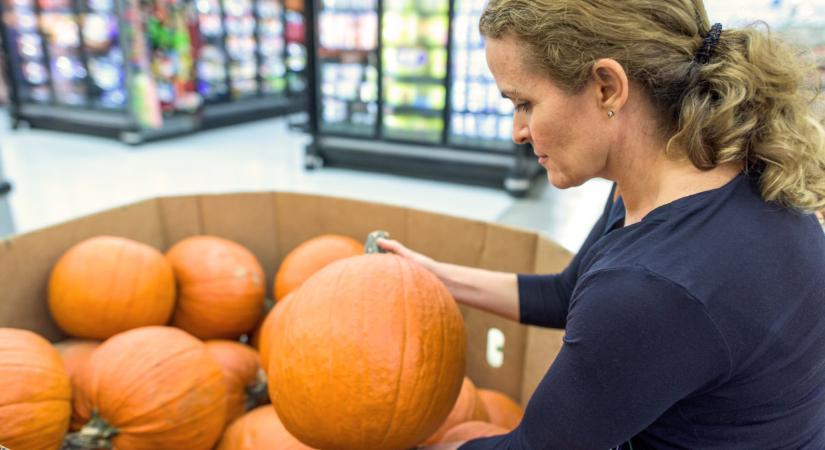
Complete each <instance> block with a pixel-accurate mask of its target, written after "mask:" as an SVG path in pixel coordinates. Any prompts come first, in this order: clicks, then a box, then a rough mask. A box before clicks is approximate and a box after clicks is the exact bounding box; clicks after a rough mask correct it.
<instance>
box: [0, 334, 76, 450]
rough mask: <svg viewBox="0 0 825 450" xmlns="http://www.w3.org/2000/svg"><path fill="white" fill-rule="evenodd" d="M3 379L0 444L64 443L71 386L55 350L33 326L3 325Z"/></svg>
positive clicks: (48, 447) (50, 446)
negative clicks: (35, 331) (12, 326)
mask: <svg viewBox="0 0 825 450" xmlns="http://www.w3.org/2000/svg"><path fill="white" fill-rule="evenodd" d="M0 380H2V382H1V383H0V444H2V445H4V446H6V447H8V448H10V449H26V450H54V449H57V448H60V443H61V442H62V441H63V436H64V435H65V434H66V430H67V429H68V428H69V417H70V415H71V396H72V392H71V387H70V384H69V376H68V375H67V374H66V369H65V368H64V367H63V361H62V360H61V359H60V355H59V354H58V353H57V350H55V349H54V347H52V345H51V344H50V343H49V341H47V340H46V339H44V338H42V337H40V336H39V335H37V334H35V333H32V332H31V331H28V330H20V329H16V328H0Z"/></svg>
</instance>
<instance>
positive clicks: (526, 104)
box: [516, 103, 530, 112]
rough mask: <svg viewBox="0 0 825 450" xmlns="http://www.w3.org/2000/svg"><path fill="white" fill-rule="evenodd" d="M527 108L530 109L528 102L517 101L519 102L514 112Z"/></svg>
mask: <svg viewBox="0 0 825 450" xmlns="http://www.w3.org/2000/svg"><path fill="white" fill-rule="evenodd" d="M529 109H530V104H529V103H519V104H517V105H516V112H519V111H527V110H529Z"/></svg>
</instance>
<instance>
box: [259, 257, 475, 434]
mask: <svg viewBox="0 0 825 450" xmlns="http://www.w3.org/2000/svg"><path fill="white" fill-rule="evenodd" d="M282 306H283V308H281V311H280V314H276V315H275V319H274V320H275V323H274V324H273V326H272V328H271V330H270V331H268V334H269V338H270V340H271V341H270V342H271V344H270V345H271V348H272V349H273V350H271V351H269V372H268V374H269V394H270V398H271V399H272V401H273V404H274V405H275V408H276V410H277V412H278V416H279V417H280V418H281V420H282V421H283V423H284V426H285V427H286V429H287V430H289V432H290V433H292V435H294V436H295V437H297V438H298V439H300V440H301V441H302V442H303V443H305V444H307V445H309V446H311V447H315V448H335V449H337V450H347V449H353V450H355V449H357V450H363V449H396V448H409V447H412V446H414V445H415V444H418V443H419V442H421V441H422V440H424V439H425V438H426V437H427V436H429V435H430V434H432V432H433V431H435V429H436V428H438V425H439V424H441V423H442V422H443V421H444V418H446V417H447V414H449V412H450V409H451V408H452V405H453V403H454V402H455V399H456V397H457V396H458V393H459V391H460V390H461V380H462V377H463V376H464V352H465V347H466V337H465V331H464V322H463V319H462V317H461V313H460V312H459V309H458V306H457V305H456V303H455V300H453V298H452V296H451V295H450V293H449V291H447V288H446V287H445V286H444V285H443V284H442V283H441V281H439V280H438V278H436V277H435V275H433V274H432V273H430V272H429V271H427V270H426V269H424V268H423V267H421V266H419V265H417V264H415V263H413V262H410V261H409V260H406V259H404V258H402V257H400V256H396V255H390V254H373V255H362V256H356V257H352V258H347V259H344V260H341V261H337V262H334V263H332V264H330V265H329V266H327V267H325V268H324V269H322V270H321V271H319V272H318V273H316V274H315V275H314V276H312V278H310V279H309V280H307V281H306V283H304V284H303V285H302V286H301V288H300V289H298V290H297V291H295V292H294V293H293V297H292V299H291V300H290V301H289V302H287V303H286V304H284V305H282ZM276 311H278V308H277V307H276ZM274 349H278V351H274Z"/></svg>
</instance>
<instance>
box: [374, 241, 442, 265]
mask: <svg viewBox="0 0 825 450" xmlns="http://www.w3.org/2000/svg"><path fill="white" fill-rule="evenodd" d="M376 243H377V244H378V246H379V247H380V248H381V249H382V250H385V251H388V252H390V253H395V254H396V255H398V256H401V257H404V258H407V259H409V260H410V261H413V262H416V263H418V264H420V265H421V266H423V267H424V268H425V269H427V270H429V271H431V272H433V271H435V266H436V262H435V260H434V259H432V258H430V257H429V256H426V255H422V254H421V253H418V252H416V251H413V250H410V249H408V248H407V247H405V246H404V244H402V243H400V242H398V241H396V240H393V239H385V238H381V239H378V240H377V241H376Z"/></svg>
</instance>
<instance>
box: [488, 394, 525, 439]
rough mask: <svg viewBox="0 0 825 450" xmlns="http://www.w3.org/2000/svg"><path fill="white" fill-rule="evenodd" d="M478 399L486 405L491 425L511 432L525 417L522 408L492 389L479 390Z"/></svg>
mask: <svg viewBox="0 0 825 450" xmlns="http://www.w3.org/2000/svg"><path fill="white" fill-rule="evenodd" d="M478 398H479V399H481V403H483V404H484V409H485V410H486V411H487V416H489V418H490V423H493V424H496V425H498V426H500V427H502V428H506V429H507V430H509V431H512V430H513V429H515V428H516V427H517V426H518V424H519V422H521V418H522V417H523V416H524V410H523V409H521V406H519V404H518V403H516V402H515V401H514V400H513V399H511V398H510V397H508V396H506V395H504V394H502V393H501V392H498V391H494V390H491V389H479V390H478Z"/></svg>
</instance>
